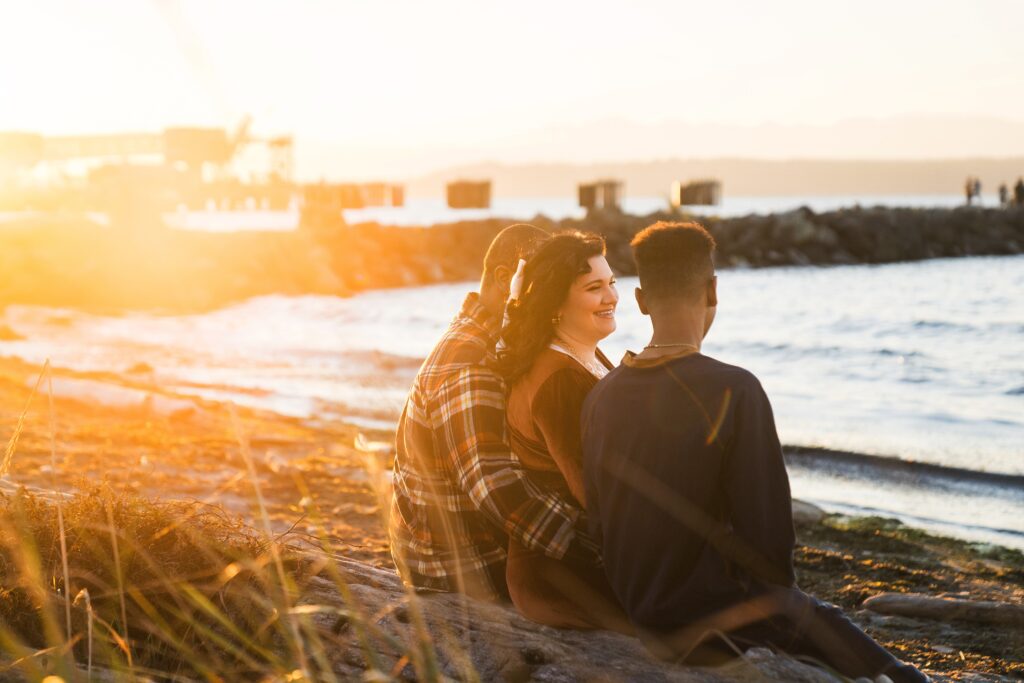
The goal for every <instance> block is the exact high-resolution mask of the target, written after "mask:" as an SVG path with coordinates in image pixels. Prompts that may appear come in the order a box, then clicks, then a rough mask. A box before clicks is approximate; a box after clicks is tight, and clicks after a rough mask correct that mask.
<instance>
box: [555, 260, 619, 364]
mask: <svg viewBox="0 0 1024 683" xmlns="http://www.w3.org/2000/svg"><path fill="white" fill-rule="evenodd" d="M587 263H588V264H589V265H590V272H589V273H584V274H583V275H580V276H579V277H577V278H576V280H575V282H573V283H572V286H571V287H570V288H569V296H568V298H567V299H566V300H565V303H564V304H562V308H561V309H560V310H559V312H558V314H559V316H561V320H560V321H559V323H558V326H557V327H556V329H557V331H558V332H559V333H561V334H562V335H563V336H565V337H568V338H569V339H570V340H578V341H579V342H581V343H587V344H597V342H599V341H601V340H602V339H604V338H605V337H607V336H608V335H609V334H611V333H612V332H614V331H615V306H616V305H617V304H618V303H619V293H618V292H616V291H615V277H614V276H613V275H612V269H611V267H609V265H608V261H606V260H605V258H604V256H591V257H590V259H589V260H588V261H587Z"/></svg>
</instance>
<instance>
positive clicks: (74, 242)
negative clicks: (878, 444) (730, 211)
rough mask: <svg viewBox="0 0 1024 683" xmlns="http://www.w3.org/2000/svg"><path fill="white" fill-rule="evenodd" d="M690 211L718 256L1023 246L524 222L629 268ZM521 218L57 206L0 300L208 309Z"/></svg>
mask: <svg viewBox="0 0 1024 683" xmlns="http://www.w3.org/2000/svg"><path fill="white" fill-rule="evenodd" d="M691 218H693V219H695V220H699V221H700V222H701V223H703V224H704V225H706V226H707V227H708V229H709V230H710V231H711V233H712V234H713V235H714V236H715V239H716V240H717V241H718V257H719V264H720V265H721V266H723V267H728V266H736V267H764V266H781V265H812V264H815V265H828V264H856V263H887V262H893V261H911V260H919V259H926V258H939V257H950V256H973V255H993V254H1019V253H1024V209H1011V210H998V209H979V208H962V209H953V210H949V209H898V208H885V207H875V208H853V209H844V210H840V211H833V212H828V213H821V214H816V213H814V212H813V211H811V210H809V209H806V208H802V209H798V210H796V211H791V212H788V213H782V214H774V215H751V216H744V217H740V218H727V219H722V218H716V217H705V218H694V217H690V216H687V215H686V214H682V213H673V212H660V213H654V214H650V215H647V216H635V215H630V214H624V213H621V212H617V211H614V212H609V211H599V212H591V213H590V214H588V215H587V216H586V217H584V218H582V219H566V220H562V221H553V220H550V219H548V218H545V217H543V216H537V217H536V218H534V219H533V220H531V221H530V222H531V223H533V224H535V225H538V226H540V227H543V228H546V229H548V230H551V231H556V230H567V229H575V230H587V231H591V232H596V233H599V234H602V235H604V236H605V238H606V239H607V242H608V258H609V261H610V262H611V264H612V266H613V268H615V269H616V270H617V271H618V272H619V273H620V274H623V275H632V274H634V267H633V259H632V256H631V254H630V248H629V242H630V240H632V238H633V236H634V235H635V234H636V233H637V232H638V231H640V230H642V229H643V228H644V227H646V226H648V225H650V224H651V223H654V222H656V221H661V220H666V221H679V220H688V219H691ZM514 222H517V221H514V220H510V219H501V218H492V219H487V220H477V221H463V222H459V223H449V224H444V225H435V226H430V227H416V228H408V227H394V226H381V225H377V224H373V223H366V224H360V225H354V226H349V225H345V224H343V223H342V222H341V221H340V217H337V218H335V219H334V220H333V221H330V222H326V223H324V222H319V223H316V224H306V225H303V226H302V227H300V229H298V230H296V231H293V232H287V233H281V232H277V233H274V232H258V231H240V232H235V233H202V232H187V231H181V230H171V229H168V228H167V227H166V226H163V225H162V224H160V223H159V220H156V219H154V220H152V221H151V222H150V223H147V224H139V225H132V226H126V227H120V228H110V227H104V226H101V225H96V224H95V223H91V222H90V221H88V220H87V219H85V218H80V217H79V218H75V217H70V218H69V217H67V216H52V217H48V218H44V219H42V220H26V221H24V222H22V223H18V224H13V225H12V224H7V225H5V226H4V229H3V231H2V232H0V273H2V277H0V306H3V305H5V304H37V305H46V306H65V307H75V308H86V309H99V310H108V311H111V310H112V311H118V310H133V309H134V310H139V309H146V310H160V311H164V312H170V313H181V312H193V311H202V310H209V309H213V308H218V307H221V306H225V305H228V304H231V303H234V302H237V301H241V300H243V299H246V298H249V297H254V296H262V295H268V294H285V295H304V294H324V295H334V296H345V295H348V294H351V293H353V292H357V291H362V290H366V289H375V288H386V287H402V286H415V285H424V284H431V283H436V282H454V281H460V280H471V279H474V278H477V277H479V274H480V263H481V261H482V259H483V255H484V253H485V251H486V250H487V245H488V244H489V243H490V241H491V239H492V238H493V237H494V235H496V234H497V233H498V232H499V231H500V230H501V229H502V228H504V227H505V226H507V225H509V224H511V223H514Z"/></svg>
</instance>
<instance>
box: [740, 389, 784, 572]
mask: <svg viewBox="0 0 1024 683" xmlns="http://www.w3.org/2000/svg"><path fill="white" fill-rule="evenodd" d="M735 396H736V398H735V400H736V402H737V403H736V406H735V413H734V415H733V418H734V438H733V439H732V443H731V444H730V446H729V448H728V450H727V453H726V458H727V461H726V471H725V490H726V495H727V496H728V499H729V512H730V517H731V522H732V525H733V529H734V530H735V532H736V534H737V536H738V537H739V539H741V540H742V541H743V542H744V544H745V545H747V546H748V547H751V548H752V549H753V550H755V551H756V552H757V554H758V555H759V556H760V557H762V558H764V560H765V561H766V562H767V563H768V565H769V566H768V567H760V568H759V567H749V568H748V569H749V570H750V571H751V572H752V573H754V574H755V575H757V576H760V577H762V578H765V579H766V580H771V581H772V582H773V583H783V584H785V585H792V584H793V583H794V582H795V576H794V573H793V547H794V546H795V544H796V537H795V534H794V531H793V500H792V498H791V496H790V492H789V477H788V476H787V475H786V463H785V461H784V460H783V458H782V446H781V445H780V444H779V435H778V432H777V431H776V430H775V417H774V416H773V414H772V406H771V403H769V401H768V396H767V395H765V393H764V389H762V388H761V385H760V384H759V383H758V382H757V381H756V380H754V379H753V378H751V385H750V386H746V387H742V388H740V389H739V390H738V391H737V392H736V395H735Z"/></svg>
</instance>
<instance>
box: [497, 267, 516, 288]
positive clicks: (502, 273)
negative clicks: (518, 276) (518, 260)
mask: <svg viewBox="0 0 1024 683" xmlns="http://www.w3.org/2000/svg"><path fill="white" fill-rule="evenodd" d="M514 273H515V271H513V270H512V269H511V268H508V267H507V266H496V267H495V268H494V284H495V285H497V287H498V288H499V289H500V290H501V291H503V292H508V286H509V283H510V282H512V275H513V274H514Z"/></svg>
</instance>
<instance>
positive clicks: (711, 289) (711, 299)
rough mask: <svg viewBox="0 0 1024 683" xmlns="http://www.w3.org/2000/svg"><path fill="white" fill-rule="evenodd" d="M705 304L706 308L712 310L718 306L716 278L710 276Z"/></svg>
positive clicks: (715, 276)
mask: <svg viewBox="0 0 1024 683" xmlns="http://www.w3.org/2000/svg"><path fill="white" fill-rule="evenodd" d="M707 299H708V301H707V303H708V308H714V307H715V306H717V305H718V276H717V275H712V276H711V279H710V280H708V289H707Z"/></svg>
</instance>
